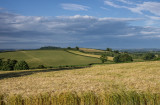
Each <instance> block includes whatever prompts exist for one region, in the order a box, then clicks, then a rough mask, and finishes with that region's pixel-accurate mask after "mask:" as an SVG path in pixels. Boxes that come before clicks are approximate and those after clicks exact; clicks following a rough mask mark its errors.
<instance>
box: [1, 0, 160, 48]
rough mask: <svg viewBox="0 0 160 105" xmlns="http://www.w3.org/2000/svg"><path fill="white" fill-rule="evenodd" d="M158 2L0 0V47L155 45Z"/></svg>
mask: <svg viewBox="0 0 160 105" xmlns="http://www.w3.org/2000/svg"><path fill="white" fill-rule="evenodd" d="M159 10H160V1H159V0H0V49H34V48H40V47H43V46H58V47H68V46H70V47H75V46H79V47H85V48H98V49H106V48H108V47H109V48H126V49H132V48H160V46H159V45H160V11H159Z"/></svg>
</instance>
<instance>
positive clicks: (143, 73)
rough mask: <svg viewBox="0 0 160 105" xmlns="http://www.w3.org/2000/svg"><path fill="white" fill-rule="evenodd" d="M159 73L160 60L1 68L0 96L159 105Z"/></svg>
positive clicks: (82, 104) (96, 104)
mask: <svg viewBox="0 0 160 105" xmlns="http://www.w3.org/2000/svg"><path fill="white" fill-rule="evenodd" d="M16 75H17V76H16ZM159 75H160V61H151V62H134V63H121V64H108V65H95V66H93V67H90V68H83V69H72V70H56V69H53V70H49V69H47V70H28V71H7V72H6V71H1V72H0V94H1V95H0V97H1V98H0V99H3V100H6V102H10V101H11V100H12V97H14V98H13V100H18V99H19V97H20V99H19V100H27V99H28V97H32V98H29V99H28V100H30V101H29V102H33V100H35V101H37V102H39V101H38V99H39V98H40V99H42V100H44V102H45V99H46V100H50V101H51V100H52V101H54V102H62V103H63V104H57V105H65V104H67V105H70V104H71V103H72V101H73V103H74V104H71V105H77V104H79V105H103V104H104V105H106V104H105V103H108V104H107V105H121V104H122V105H152V104H153V105H158V104H160V103H159V102H160V94H159V92H160V76H159ZM16 97H18V98H16ZM38 97H39V98H38ZM10 98H11V99H10ZM51 98H52V99H51ZM50 101H49V102H50ZM92 101H93V103H92ZM13 102H14V101H13ZM16 102H17V101H16ZM26 102H28V101H26ZM46 102H47V101H46ZM3 103H5V102H3ZM10 103H11V102H10ZM75 103H77V104H75ZM87 103H88V104H87ZM91 103H92V104H91ZM145 103H147V104H145ZM155 103H156V104H155ZM4 105H5V104H4ZM6 105H7V104H6ZM15 105H18V104H15ZM26 105H27V104H26ZM37 105H39V104H37ZM40 105H45V104H40ZM46 105H51V104H46ZM53 105H56V104H53Z"/></svg>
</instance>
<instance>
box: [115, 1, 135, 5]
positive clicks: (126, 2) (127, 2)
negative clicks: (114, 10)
mask: <svg viewBox="0 0 160 105" xmlns="http://www.w3.org/2000/svg"><path fill="white" fill-rule="evenodd" d="M117 1H119V2H122V3H125V4H133V3H132V2H130V1H127V0H117Z"/></svg>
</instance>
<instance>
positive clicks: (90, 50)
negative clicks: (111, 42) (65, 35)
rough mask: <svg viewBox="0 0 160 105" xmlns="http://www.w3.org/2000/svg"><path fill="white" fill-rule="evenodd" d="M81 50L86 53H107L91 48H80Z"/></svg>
mask: <svg viewBox="0 0 160 105" xmlns="http://www.w3.org/2000/svg"><path fill="white" fill-rule="evenodd" d="M79 50H81V51H84V52H105V51H103V50H98V49H91V48H79Z"/></svg>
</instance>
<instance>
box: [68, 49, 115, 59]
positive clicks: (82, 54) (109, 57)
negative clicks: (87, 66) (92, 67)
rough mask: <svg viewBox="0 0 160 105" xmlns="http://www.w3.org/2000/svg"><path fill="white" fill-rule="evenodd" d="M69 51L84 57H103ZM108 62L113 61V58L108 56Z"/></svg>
mask: <svg viewBox="0 0 160 105" xmlns="http://www.w3.org/2000/svg"><path fill="white" fill-rule="evenodd" d="M68 51H69V52H71V53H74V54H78V55H83V56H87V57H94V58H100V56H101V55H94V54H87V53H83V52H80V51H74V50H68ZM108 60H110V61H113V57H110V56H108Z"/></svg>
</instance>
